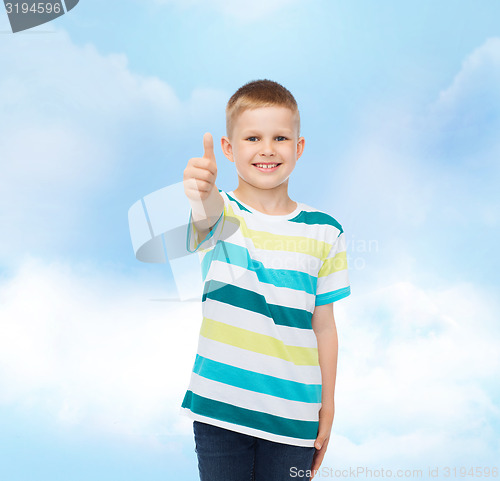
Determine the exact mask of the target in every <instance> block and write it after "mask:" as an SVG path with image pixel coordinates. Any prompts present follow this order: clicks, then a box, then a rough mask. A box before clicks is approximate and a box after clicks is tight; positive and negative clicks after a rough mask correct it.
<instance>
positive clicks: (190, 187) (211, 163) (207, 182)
mask: <svg viewBox="0 0 500 481" xmlns="http://www.w3.org/2000/svg"><path fill="white" fill-rule="evenodd" d="M203 148H204V152H203V157H193V158H192V159H189V161H188V164H187V167H186V168H185V169H184V179H183V182H184V192H185V193H186V196H187V197H188V198H189V199H191V200H198V201H199V200H205V199H207V198H208V197H209V196H210V193H211V192H212V189H213V188H214V186H215V180H216V178H217V162H216V161H215V154H214V140H213V138H212V135H211V134H210V133H208V132H207V133H206V134H205V135H204V136H203Z"/></svg>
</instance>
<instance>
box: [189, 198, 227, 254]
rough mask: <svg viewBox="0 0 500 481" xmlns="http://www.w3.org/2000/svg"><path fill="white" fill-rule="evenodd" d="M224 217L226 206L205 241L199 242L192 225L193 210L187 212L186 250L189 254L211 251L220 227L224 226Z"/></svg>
mask: <svg viewBox="0 0 500 481" xmlns="http://www.w3.org/2000/svg"><path fill="white" fill-rule="evenodd" d="M225 215H226V206H225V205H224V209H223V210H222V213H221V215H220V217H219V219H218V220H217V222H216V223H215V224H214V225H213V226H212V229H211V230H210V232H209V233H208V234H207V235H206V237H205V239H203V240H202V241H201V242H200V239H199V238H198V232H197V230H196V227H195V225H194V223H193V210H192V209H191V210H190V212H189V223H188V228H187V237H186V248H187V250H188V251H189V252H193V253H194V252H197V251H200V250H206V249H211V248H213V247H214V246H215V244H216V243H217V240H218V239H219V237H220V234H221V231H222V226H223V225H224V217H225Z"/></svg>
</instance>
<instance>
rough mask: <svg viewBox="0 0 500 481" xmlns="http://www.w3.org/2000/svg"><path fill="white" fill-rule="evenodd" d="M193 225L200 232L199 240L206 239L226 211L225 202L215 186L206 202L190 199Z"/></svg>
mask: <svg viewBox="0 0 500 481" xmlns="http://www.w3.org/2000/svg"><path fill="white" fill-rule="evenodd" d="M189 202H190V204H191V210H192V213H191V215H192V219H193V224H194V225H195V227H196V230H197V232H198V236H199V240H201V239H204V238H205V237H206V235H207V234H208V232H209V231H210V229H211V228H212V226H213V225H214V224H215V223H216V222H217V220H218V219H219V217H220V216H221V214H222V210H223V209H224V200H223V198H222V196H221V194H220V192H219V191H218V189H217V188H216V187H215V186H214V188H213V189H212V192H211V193H210V195H209V196H208V197H207V198H206V199H205V200H193V199H189Z"/></svg>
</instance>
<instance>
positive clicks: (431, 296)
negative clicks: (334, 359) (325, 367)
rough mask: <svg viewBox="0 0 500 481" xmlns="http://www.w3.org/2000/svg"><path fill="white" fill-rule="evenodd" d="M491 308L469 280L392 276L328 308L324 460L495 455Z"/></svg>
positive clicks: (499, 357)
mask: <svg viewBox="0 0 500 481" xmlns="http://www.w3.org/2000/svg"><path fill="white" fill-rule="evenodd" d="M382 277H383V276H382ZM499 307H500V306H499V303H498V300H497V299H496V298H495V297H494V296H493V293H488V292H487V291H485V290H483V289H481V288H478V287H476V286H474V285H471V284H466V283H464V284H452V285H449V286H448V287H446V288H440V289H435V290H430V289H427V288H422V287H419V286H416V285H414V284H412V283H410V282H404V281H402V282H398V283H395V284H384V283H380V284H379V285H378V286H374V288H373V290H372V291H371V292H369V293H366V294H358V295H357V296H356V297H355V298H352V299H351V301H350V302H349V303H346V305H345V306H342V307H340V306H339V308H336V318H337V326H338V330H339V345H340V352H339V366H338V375H337V387H336V416H335V421H334V427H333V434H334V436H333V439H332V442H331V443H332V444H331V446H332V448H331V450H330V452H329V453H328V454H327V459H326V460H325V465H327V466H328V465H329V466H334V467H336V468H341V467H349V466H385V467H386V468H387V469H394V468H395V467H396V466H402V467H410V466H415V467H424V468H425V467H426V466H432V465H434V464H441V465H443V464H446V463H450V462H454V463H460V462H461V463H465V462H479V461H484V462H486V461H488V462H493V461H495V459H497V453H498V449H500V444H499V442H498V431H497V435H495V426H496V429H498V426H499V425H500V406H499V405H498V399H499V395H500V390H499V389H498V383H497V379H498V376H499V375H500V353H499V351H498V345H499V343H500V328H499V326H498V323H497V315H496V314H495V313H497V312H498V311H499Z"/></svg>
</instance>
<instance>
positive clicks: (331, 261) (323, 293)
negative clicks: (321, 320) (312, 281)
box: [315, 230, 351, 306]
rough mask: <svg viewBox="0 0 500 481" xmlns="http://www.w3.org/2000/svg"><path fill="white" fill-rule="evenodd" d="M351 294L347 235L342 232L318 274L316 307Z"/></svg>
mask: <svg viewBox="0 0 500 481" xmlns="http://www.w3.org/2000/svg"><path fill="white" fill-rule="evenodd" d="M350 293H351V287H350V284H349V274H348V271H347V253H346V243H345V235H344V232H343V230H341V231H340V234H339V235H338V237H337V238H336V240H335V241H334V242H333V244H332V247H331V248H330V251H329V252H328V255H327V256H326V257H325V258H324V259H323V263H322V265H321V268H320V270H319V272H318V281H317V285H316V303H315V305H316V306H321V305H323V304H329V303H331V302H335V301H338V300H340V299H343V298H344V297H347V296H348V295H349V294H350Z"/></svg>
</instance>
